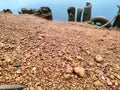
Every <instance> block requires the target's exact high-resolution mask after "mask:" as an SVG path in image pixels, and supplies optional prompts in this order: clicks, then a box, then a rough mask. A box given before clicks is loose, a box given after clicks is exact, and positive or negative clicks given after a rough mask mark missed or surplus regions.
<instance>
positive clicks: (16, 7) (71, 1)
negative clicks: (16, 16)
mask: <svg viewBox="0 0 120 90" xmlns="http://www.w3.org/2000/svg"><path fill="white" fill-rule="evenodd" d="M86 2H90V3H91V4H92V17H95V16H104V17H106V18H108V19H112V18H113V17H114V16H115V15H116V14H117V11H118V8H117V7H116V5H120V1H119V0H109V1H108V0H0V10H2V9H7V8H10V9H11V10H12V11H13V12H14V13H17V12H18V11H20V9H21V8H23V7H26V8H40V7H41V6H48V7H50V8H51V10H52V13H53V19H54V20H55V21H67V20H68V14H67V9H68V7H70V6H74V7H75V8H76V9H77V8H81V9H83V8H84V6H85V4H86Z"/></svg>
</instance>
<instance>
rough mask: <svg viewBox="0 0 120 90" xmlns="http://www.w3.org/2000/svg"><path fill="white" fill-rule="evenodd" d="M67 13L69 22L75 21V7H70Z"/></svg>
mask: <svg viewBox="0 0 120 90" xmlns="http://www.w3.org/2000/svg"><path fill="white" fill-rule="evenodd" d="M67 12H68V21H75V7H69V8H68V10H67Z"/></svg>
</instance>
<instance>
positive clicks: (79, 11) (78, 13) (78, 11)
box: [76, 8, 82, 22]
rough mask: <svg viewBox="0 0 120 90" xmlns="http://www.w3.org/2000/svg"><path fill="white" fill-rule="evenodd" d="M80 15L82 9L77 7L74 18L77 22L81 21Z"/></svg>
mask: <svg viewBox="0 0 120 90" xmlns="http://www.w3.org/2000/svg"><path fill="white" fill-rule="evenodd" d="M81 15H82V9H80V8H78V9H77V18H76V21H77V22H81Z"/></svg>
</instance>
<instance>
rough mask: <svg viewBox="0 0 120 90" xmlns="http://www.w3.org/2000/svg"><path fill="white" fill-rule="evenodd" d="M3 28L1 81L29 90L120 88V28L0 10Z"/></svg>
mask: <svg viewBox="0 0 120 90" xmlns="http://www.w3.org/2000/svg"><path fill="white" fill-rule="evenodd" d="M0 32H1V33H0V84H1V85H2V84H24V85H26V88H25V90H119V89H120V31H119V30H108V29H100V30H98V29H97V28H96V27H95V26H92V25H89V24H87V23H85V22H84V23H77V22H52V21H47V20H44V19H42V18H38V17H35V16H32V15H31V16H30V15H12V14H0ZM76 68H77V69H76ZM81 68H82V69H81Z"/></svg>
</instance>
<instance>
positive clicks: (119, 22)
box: [113, 5, 120, 28]
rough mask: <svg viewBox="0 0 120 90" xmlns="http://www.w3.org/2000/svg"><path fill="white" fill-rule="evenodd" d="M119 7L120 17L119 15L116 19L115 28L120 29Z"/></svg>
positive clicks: (119, 7)
mask: <svg viewBox="0 0 120 90" xmlns="http://www.w3.org/2000/svg"><path fill="white" fill-rule="evenodd" d="M117 7H118V9H119V10H118V15H117V17H116V19H115V21H114V23H113V27H117V28H120V6H119V5H117Z"/></svg>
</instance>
